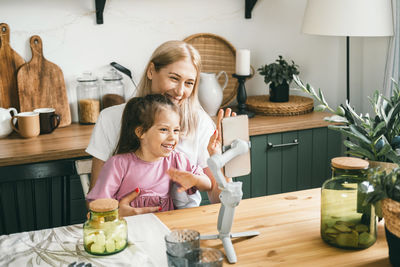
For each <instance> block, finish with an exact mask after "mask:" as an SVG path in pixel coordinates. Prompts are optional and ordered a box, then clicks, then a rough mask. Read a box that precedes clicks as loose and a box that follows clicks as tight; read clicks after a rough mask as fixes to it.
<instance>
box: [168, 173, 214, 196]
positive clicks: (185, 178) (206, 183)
mask: <svg viewBox="0 0 400 267" xmlns="http://www.w3.org/2000/svg"><path fill="white" fill-rule="evenodd" d="M167 173H168V174H169V176H170V177H171V180H172V181H174V182H176V183H178V184H179V185H180V187H179V188H178V192H184V191H186V190H187V189H189V188H191V187H193V186H195V187H197V189H199V190H200V191H209V190H211V180H210V178H208V176H207V175H196V174H193V173H190V172H187V171H180V170H177V169H175V168H170V169H169V170H168V171H167Z"/></svg>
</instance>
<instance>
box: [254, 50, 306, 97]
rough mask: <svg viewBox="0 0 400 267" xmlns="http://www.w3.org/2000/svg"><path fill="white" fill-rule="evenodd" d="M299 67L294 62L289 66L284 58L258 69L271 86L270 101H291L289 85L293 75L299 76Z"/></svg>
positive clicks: (280, 57)
mask: <svg viewBox="0 0 400 267" xmlns="http://www.w3.org/2000/svg"><path fill="white" fill-rule="evenodd" d="M297 68H298V65H296V64H295V63H294V61H293V60H292V64H290V65H289V64H288V63H287V62H286V60H285V59H283V57H282V56H279V58H278V59H277V60H275V62H273V63H271V64H268V65H264V66H261V67H260V68H259V69H257V70H258V71H259V73H260V75H263V76H264V82H265V83H266V84H269V100H270V101H272V102H288V101H289V84H290V83H291V81H292V80H293V75H298V74H299V73H300V72H299V71H298V69H297Z"/></svg>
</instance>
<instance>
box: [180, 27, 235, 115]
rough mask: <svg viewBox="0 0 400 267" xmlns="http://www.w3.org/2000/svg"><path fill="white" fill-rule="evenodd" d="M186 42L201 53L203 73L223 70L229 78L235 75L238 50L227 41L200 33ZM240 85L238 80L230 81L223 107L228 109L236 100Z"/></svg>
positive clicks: (225, 91) (225, 92)
mask: <svg viewBox="0 0 400 267" xmlns="http://www.w3.org/2000/svg"><path fill="white" fill-rule="evenodd" d="M184 41H185V42H187V43H189V44H191V45H193V46H194V47H195V48H196V49H197V50H198V51H199V53H200V55H201V63H202V64H201V70H202V71H203V72H214V73H219V72H220V71H222V70H223V71H225V72H226V73H227V74H228V76H229V77H232V74H234V73H235V68H236V49H235V48H234V47H233V45H232V44H231V43H230V42H228V41H227V40H226V39H224V38H222V37H220V36H218V35H215V34H211V33H198V34H193V35H191V36H189V37H186V38H185V39H184ZM222 81H223V80H222V77H220V80H219V82H220V83H222ZM238 85H239V83H238V81H237V80H236V79H229V82H228V85H227V86H226V88H225V90H224V94H223V95H224V97H223V100H222V104H221V107H227V106H228V105H229V104H230V103H231V102H232V101H233V100H234V99H235V98H236V93H237V88H238Z"/></svg>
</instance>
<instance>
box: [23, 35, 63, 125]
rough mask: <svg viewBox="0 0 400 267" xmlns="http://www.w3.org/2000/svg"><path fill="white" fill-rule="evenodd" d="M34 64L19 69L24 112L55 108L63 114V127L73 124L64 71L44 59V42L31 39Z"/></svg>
mask: <svg viewBox="0 0 400 267" xmlns="http://www.w3.org/2000/svg"><path fill="white" fill-rule="evenodd" d="M30 45H31V50H32V59H31V61H29V62H27V63H25V64H24V65H22V66H21V68H20V69H19V70H18V74H17V82H18V94H19V102H20V108H21V111H32V110H34V109H36V108H46V107H48V108H50V107H51V108H54V109H55V110H56V113H57V114H59V115H60V117H61V121H60V127H63V126H67V125H70V124H71V112H70V109H69V103H68V98H67V91H66V89H65V82H64V75H63V73H62V70H61V69H60V68H59V67H58V66H57V65H56V64H54V63H52V62H50V61H48V60H46V59H45V58H44V56H43V46H42V39H41V38H40V37H39V36H38V35H34V36H32V37H31V39H30Z"/></svg>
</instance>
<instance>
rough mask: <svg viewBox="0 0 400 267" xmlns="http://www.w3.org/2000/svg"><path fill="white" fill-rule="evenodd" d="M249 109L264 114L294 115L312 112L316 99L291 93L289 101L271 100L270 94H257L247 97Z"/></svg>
mask: <svg viewBox="0 0 400 267" xmlns="http://www.w3.org/2000/svg"><path fill="white" fill-rule="evenodd" d="M246 104H247V106H248V108H249V110H251V111H254V112H255V113H257V114H262V115H275V116H292V115H300V114H306V113H309V112H312V111H313V109H314V101H313V99H312V98H309V97H304V96H297V95H291V96H289V102H283V103H278V102H270V101H269V95H256V96H249V97H247V102H246Z"/></svg>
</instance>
